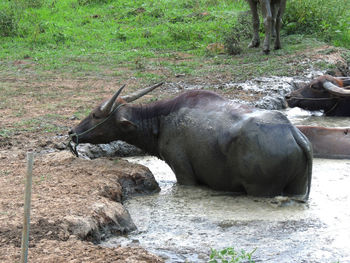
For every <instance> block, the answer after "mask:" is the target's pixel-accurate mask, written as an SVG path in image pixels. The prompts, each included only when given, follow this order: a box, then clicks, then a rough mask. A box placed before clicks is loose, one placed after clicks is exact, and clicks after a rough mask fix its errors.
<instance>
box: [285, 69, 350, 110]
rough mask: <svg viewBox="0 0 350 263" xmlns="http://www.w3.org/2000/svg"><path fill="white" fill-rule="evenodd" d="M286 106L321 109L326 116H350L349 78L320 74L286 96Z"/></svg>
mask: <svg viewBox="0 0 350 263" xmlns="http://www.w3.org/2000/svg"><path fill="white" fill-rule="evenodd" d="M286 100H287V103H288V106H289V107H291V108H293V107H299V108H302V109H305V110H311V111H316V110H323V111H324V114H325V115H326V116H350V78H339V77H338V78H337V77H332V76H330V75H324V76H320V77H318V78H317V79H315V80H313V81H311V82H310V83H309V84H307V85H306V86H304V87H303V88H300V89H298V90H296V91H293V92H292V93H291V94H289V95H288V96H286Z"/></svg>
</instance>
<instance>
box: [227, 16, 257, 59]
mask: <svg viewBox="0 0 350 263" xmlns="http://www.w3.org/2000/svg"><path fill="white" fill-rule="evenodd" d="M250 20H251V19H250V14H249V13H248V12H241V13H239V15H238V17H237V23H236V24H235V25H234V26H233V28H232V30H231V31H229V33H227V34H226V35H225V36H224V46H225V49H226V52H227V53H228V54H230V55H238V54H240V53H241V52H242V47H241V42H242V40H245V39H248V38H250V37H251V32H252V26H251V21H250Z"/></svg>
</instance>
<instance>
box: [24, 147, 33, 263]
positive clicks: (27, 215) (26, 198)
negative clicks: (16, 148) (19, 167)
mask: <svg viewBox="0 0 350 263" xmlns="http://www.w3.org/2000/svg"><path fill="white" fill-rule="evenodd" d="M27 160H28V162H27V177H26V187H25V195H24V217H23V231H22V244H21V263H27V258H28V245H29V244H28V243H29V226H30V201H31V196H32V175H33V162H34V153H32V152H28V153H27Z"/></svg>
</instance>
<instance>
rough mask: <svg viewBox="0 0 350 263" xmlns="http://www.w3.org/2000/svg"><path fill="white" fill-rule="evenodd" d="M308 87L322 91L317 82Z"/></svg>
mask: <svg viewBox="0 0 350 263" xmlns="http://www.w3.org/2000/svg"><path fill="white" fill-rule="evenodd" d="M310 88H311V89H313V90H317V91H323V88H322V87H320V85H317V84H316V85H311V86H310Z"/></svg>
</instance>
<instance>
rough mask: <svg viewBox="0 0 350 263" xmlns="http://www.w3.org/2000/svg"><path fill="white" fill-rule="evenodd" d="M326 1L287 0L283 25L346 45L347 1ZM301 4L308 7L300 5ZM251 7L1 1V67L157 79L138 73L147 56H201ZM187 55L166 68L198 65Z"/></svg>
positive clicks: (206, 0) (184, 0)
mask: <svg viewBox="0 0 350 263" xmlns="http://www.w3.org/2000/svg"><path fill="white" fill-rule="evenodd" d="M316 2H317V3H316ZM323 2H325V0H317V1H311V0H309V1H300V0H291V1H289V2H288V3H289V4H288V8H287V12H286V14H285V20H286V24H285V26H284V28H285V29H286V30H285V32H287V33H288V34H296V33H297V34H302V37H303V34H305V33H307V34H313V33H315V34H317V33H318V32H322V34H321V35H320V37H321V38H322V40H324V39H327V38H328V39H330V40H331V41H333V44H336V45H339V46H345V47H349V46H348V45H349V43H350V41H349V38H350V31H349V28H350V18H349V17H350V15H349V11H347V8H341V7H342V6H343V7H345V6H348V5H346V4H347V3H348V2H349V0H337V1H335V2H336V3H334V5H333V4H331V3H330V2H329V1H327V5H326V4H325V3H323ZM332 3H333V2H332ZM318 6H327V8H330V9H331V10H333V11H334V12H336V13H335V14H337V16H334V13H332V12H328V13H329V14H330V13H332V16H326V17H325V19H328V21H327V20H325V19H324V20H322V18H323V17H324V14H325V13H324V12H321V11H317V10H318V9H317V8H316V7H318ZM305 7H308V8H309V10H311V11H310V12H309V13H307V12H305ZM248 9H249V7H248V5H247V3H246V1H244V0H234V1H232V0H179V1H170V0H159V1H154V0H153V1H140V0H138V1H127V0H62V1H57V0H35V1H32V0H31V1H29V0H14V1H2V2H1V3H0V10H3V11H2V13H1V14H2V15H1V14H0V25H2V27H0V33H1V32H2V36H3V37H2V38H1V39H0V46H1V51H0V61H3V63H0V69H1V70H7V68H8V66H9V65H8V64H7V63H6V61H9V60H10V61H11V60H12V61H13V60H23V59H30V60H32V61H33V62H34V63H35V65H36V68H37V69H41V70H42V71H58V72H66V73H70V74H76V75H84V74H88V73H89V72H94V74H104V72H105V70H106V68H113V67H120V66H121V65H123V66H125V67H127V68H128V67H131V69H135V70H139V72H137V73H136V76H135V77H136V78H141V79H147V80H154V79H159V77H160V76H159V74H156V73H153V75H152V74H149V73H147V74H145V73H143V72H142V70H149V67H151V66H152V65H148V64H147V62H145V61H149V60H151V59H156V58H157V59H158V58H162V57H163V58H167V57H169V56H171V55H172V54H173V53H174V52H175V53H181V52H183V53H186V54H192V55H193V56H195V58H198V57H202V56H205V55H206V47H207V46H208V44H210V43H216V42H224V40H225V39H227V32H230V31H231V29H232V27H233V26H234V25H235V24H237V18H238V14H239V13H240V12H242V11H245V10H248ZM322 10H323V9H322ZM326 13H327V12H326ZM246 17H247V16H246ZM334 17H336V18H337V20H335V18H334ZM339 18H340V19H339ZM249 19H250V18H249ZM320 20H321V21H322V22H323V23H322V25H321V26H312V27H311V26H310V25H314V24H316V25H319V24H320V23H319V21H320ZM309 28H310V29H309ZM301 29H303V31H302V30H301ZM242 41H243V42H244V41H245V40H244V39H243V40H242ZM246 41H247V40H246ZM245 45H246V43H244V46H245ZM222 60H223V61H225V60H226V58H224V59H222ZM192 61H193V63H192V64H191V63H190V62H188V61H183V62H182V64H181V63H180V64H179V63H170V65H168V69H169V70H170V71H172V72H174V73H178V74H182V73H185V74H191V73H192V72H193V71H194V70H195V69H196V68H197V66H198V61H196V60H195V59H194V60H192ZM224 63H226V62H224ZM114 74H115V75H117V76H118V75H123V72H118V71H117V72H115V73H114Z"/></svg>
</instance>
